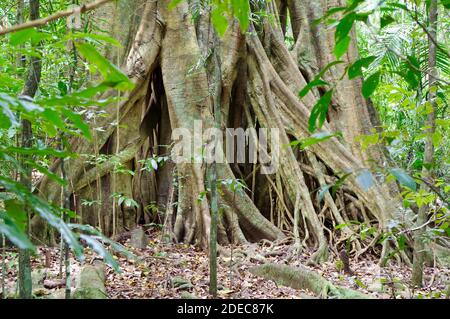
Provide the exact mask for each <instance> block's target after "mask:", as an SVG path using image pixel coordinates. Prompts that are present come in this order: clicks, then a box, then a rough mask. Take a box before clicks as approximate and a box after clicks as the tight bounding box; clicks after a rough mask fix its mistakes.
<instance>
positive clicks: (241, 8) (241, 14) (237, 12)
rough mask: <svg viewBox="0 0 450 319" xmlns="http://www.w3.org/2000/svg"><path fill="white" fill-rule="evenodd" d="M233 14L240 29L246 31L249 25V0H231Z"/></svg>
mask: <svg viewBox="0 0 450 319" xmlns="http://www.w3.org/2000/svg"><path fill="white" fill-rule="evenodd" d="M231 5H232V7H233V14H234V16H235V17H236V18H237V19H238V21H239V24H240V26H241V31H242V32H246V31H247V29H248V26H249V21H250V19H249V15H250V2H249V1H242V0H231Z"/></svg>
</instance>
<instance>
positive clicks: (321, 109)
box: [308, 89, 333, 132]
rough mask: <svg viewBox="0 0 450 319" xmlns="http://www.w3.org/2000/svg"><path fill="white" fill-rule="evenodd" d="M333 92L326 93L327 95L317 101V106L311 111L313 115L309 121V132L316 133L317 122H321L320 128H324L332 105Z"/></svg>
mask: <svg viewBox="0 0 450 319" xmlns="http://www.w3.org/2000/svg"><path fill="white" fill-rule="evenodd" d="M332 96H333V90H332V89H331V90H329V91H327V92H325V94H324V95H323V96H322V97H321V98H320V99H319V101H317V103H316V105H314V107H313V108H312V110H311V115H310V116H309V120H308V130H309V131H310V132H314V131H315V130H316V128H317V120H319V126H318V127H319V128H321V127H322V126H323V124H324V123H325V120H326V116H327V113H328V107H329V106H330V103H331V98H332Z"/></svg>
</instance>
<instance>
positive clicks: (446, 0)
mask: <svg viewBox="0 0 450 319" xmlns="http://www.w3.org/2000/svg"><path fill="white" fill-rule="evenodd" d="M441 4H442V5H443V6H444V8H445V9H450V0H441Z"/></svg>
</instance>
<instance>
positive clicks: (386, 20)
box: [380, 15, 395, 29]
mask: <svg viewBox="0 0 450 319" xmlns="http://www.w3.org/2000/svg"><path fill="white" fill-rule="evenodd" d="M393 22H395V20H394V18H392V17H391V16H390V15H385V16H382V17H381V19H380V29H383V28H384V27H385V26H387V25H389V24H391V23H393Z"/></svg>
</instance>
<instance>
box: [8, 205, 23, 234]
mask: <svg viewBox="0 0 450 319" xmlns="http://www.w3.org/2000/svg"><path fill="white" fill-rule="evenodd" d="M5 208H6V213H7V214H8V216H9V217H10V218H11V220H12V222H14V224H15V225H16V226H17V228H18V229H20V231H22V232H25V229H26V223H27V213H26V212H25V205H24V204H23V203H22V202H20V201H19V200H17V199H15V198H13V199H10V200H6V201H5Z"/></svg>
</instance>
